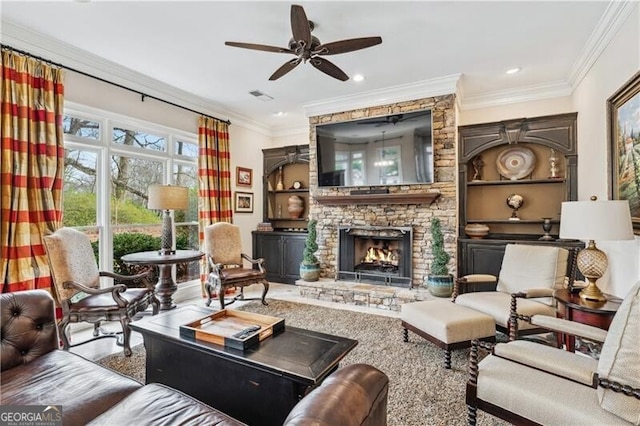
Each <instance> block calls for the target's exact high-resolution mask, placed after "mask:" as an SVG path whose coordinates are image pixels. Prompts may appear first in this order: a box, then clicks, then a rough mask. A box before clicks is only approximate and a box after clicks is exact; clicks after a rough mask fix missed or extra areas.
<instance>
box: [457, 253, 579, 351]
mask: <svg viewBox="0 0 640 426" xmlns="http://www.w3.org/2000/svg"><path fill="white" fill-rule="evenodd" d="M576 253H577V251H575V252H574V251H571V252H570V251H569V250H567V249H564V248H562V247H552V246H536V245H529V244H507V246H506V248H505V252H504V258H503V260H502V266H501V268H500V274H499V276H498V277H497V278H496V277H495V276H493V275H484V274H483V275H480V274H478V275H467V276H464V277H461V278H458V279H457V280H456V281H455V283H454V289H453V295H452V299H451V300H452V301H453V302H455V303H456V304H458V305H461V306H466V307H468V308H471V309H473V310H476V311H479V312H482V313H485V314H487V315H491V316H492V317H493V318H494V320H495V323H496V329H497V330H498V331H501V332H503V333H510V334H511V336H510V337H511V338H512V339H515V337H516V336H517V335H526V334H537V333H540V332H543V331H544V330H541V329H540V328H538V327H534V326H532V325H531V324H528V323H525V322H522V321H518V322H516V323H515V324H513V325H511V322H513V321H514V319H513V318H515V314H516V311H517V312H518V313H520V314H523V315H529V316H532V315H549V316H555V314H556V311H555V300H554V298H553V292H554V290H555V289H558V288H562V287H563V286H564V285H565V281H568V282H570V281H572V280H573V276H574V273H575V255H576ZM570 254H571V255H570ZM491 282H493V283H496V291H478V292H468V293H464V294H460V293H461V290H462V289H463V288H464V287H465V286H468V285H475V284H478V283H491ZM510 327H511V329H510Z"/></svg>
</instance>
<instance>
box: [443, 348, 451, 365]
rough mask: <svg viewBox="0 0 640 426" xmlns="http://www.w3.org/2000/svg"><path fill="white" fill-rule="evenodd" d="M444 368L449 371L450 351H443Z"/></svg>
mask: <svg viewBox="0 0 640 426" xmlns="http://www.w3.org/2000/svg"><path fill="white" fill-rule="evenodd" d="M444 368H446V369H447V370H451V349H445V350H444Z"/></svg>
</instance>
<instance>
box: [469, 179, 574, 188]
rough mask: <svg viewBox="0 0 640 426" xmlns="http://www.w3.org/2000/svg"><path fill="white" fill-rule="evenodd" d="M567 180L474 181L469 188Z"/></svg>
mask: <svg viewBox="0 0 640 426" xmlns="http://www.w3.org/2000/svg"><path fill="white" fill-rule="evenodd" d="M565 181H566V179H564V178H557V179H520V180H474V181H471V182H467V186H492V185H533V184H536V185H537V184H552V183H564V182H565Z"/></svg>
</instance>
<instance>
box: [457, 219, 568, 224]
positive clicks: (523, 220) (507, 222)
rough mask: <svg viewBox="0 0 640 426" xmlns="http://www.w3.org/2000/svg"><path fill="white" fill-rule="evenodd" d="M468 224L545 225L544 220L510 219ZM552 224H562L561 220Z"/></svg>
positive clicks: (469, 221)
mask: <svg viewBox="0 0 640 426" xmlns="http://www.w3.org/2000/svg"><path fill="white" fill-rule="evenodd" d="M467 223H506V224H511V225H522V224H540V223H544V220H542V219H520V220H509V219H469V220H467ZM551 223H552V224H554V225H557V224H559V223H560V220H559V219H554V220H552V221H551Z"/></svg>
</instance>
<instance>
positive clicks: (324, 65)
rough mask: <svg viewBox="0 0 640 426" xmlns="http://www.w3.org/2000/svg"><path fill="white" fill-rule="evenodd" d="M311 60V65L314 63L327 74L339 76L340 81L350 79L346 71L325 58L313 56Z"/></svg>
mask: <svg viewBox="0 0 640 426" xmlns="http://www.w3.org/2000/svg"><path fill="white" fill-rule="evenodd" d="M309 62H311V65H313V66H314V67H315V68H317V69H319V70H320V71H322V72H323V73H325V74H327V75H330V76H331V77H333V78H337V79H338V80H340V81H347V80H349V76H348V75H346V74H345V73H344V71H342V70H341V69H340V68H338V67H337V66H335V65H334V64H332V63H331V62H329V61H327V60H326V59H324V58H317V57H316V58H311V59H310V60H309Z"/></svg>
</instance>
